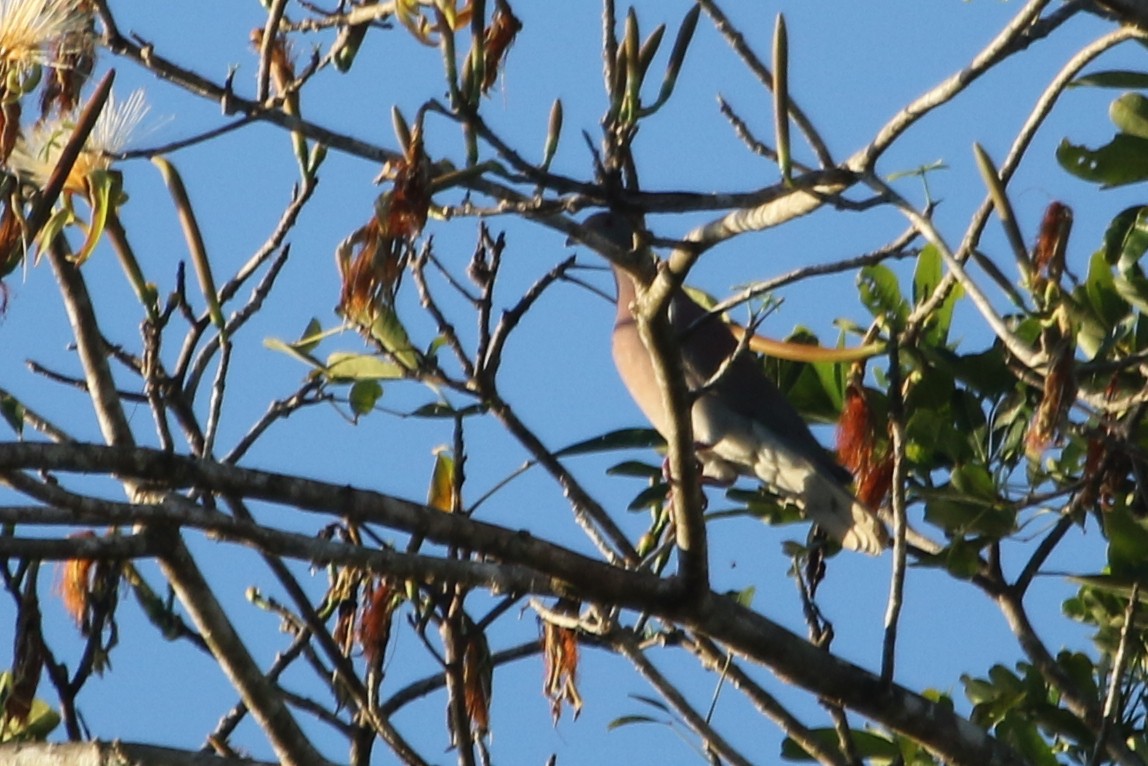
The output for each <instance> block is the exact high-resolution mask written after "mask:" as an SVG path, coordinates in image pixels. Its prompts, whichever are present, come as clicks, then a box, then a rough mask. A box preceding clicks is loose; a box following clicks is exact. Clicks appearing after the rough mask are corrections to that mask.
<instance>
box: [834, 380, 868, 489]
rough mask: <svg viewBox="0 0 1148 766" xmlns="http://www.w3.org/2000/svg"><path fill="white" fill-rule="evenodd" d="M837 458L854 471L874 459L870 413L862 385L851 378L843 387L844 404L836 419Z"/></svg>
mask: <svg viewBox="0 0 1148 766" xmlns="http://www.w3.org/2000/svg"><path fill="white" fill-rule="evenodd" d="M837 459H838V460H840V461H841V465H843V466H845V467H846V468H848V469H849V470H850V471H852V472H853V473H857V472H859V471H860V470H861V469H862V468H864V467H865V466H868V465H869V463H870V461H871V460H872V459H873V414H872V412H871V411H870V408H869V402H868V400H867V399H866V398H865V391H864V389H863V388H862V387H861V385H860V384H859V383H855V382H853V381H850V383H849V385H848V386H846V388H845V404H844V406H843V407H842V408H841V417H840V418H839V419H838V420H837Z"/></svg>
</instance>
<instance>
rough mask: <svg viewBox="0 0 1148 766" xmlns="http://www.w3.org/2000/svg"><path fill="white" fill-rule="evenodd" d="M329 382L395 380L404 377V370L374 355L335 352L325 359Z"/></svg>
mask: <svg viewBox="0 0 1148 766" xmlns="http://www.w3.org/2000/svg"><path fill="white" fill-rule="evenodd" d="M325 370H326V373H327V377H328V378H330V379H331V380H337V381H344V380H396V379H398V378H402V377H404V376H405V375H406V370H405V369H404V368H403V367H402V366H401V365H398V364H395V363H394V362H392V361H389V360H387V359H383V358H381V357H379V356H376V355H374V354H354V353H348V352H346V351H336V352H334V353H333V354H331V355H330V356H328V357H327V364H326V366H325Z"/></svg>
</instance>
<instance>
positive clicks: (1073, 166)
mask: <svg viewBox="0 0 1148 766" xmlns="http://www.w3.org/2000/svg"><path fill="white" fill-rule="evenodd" d="M1056 159H1057V162H1059V163H1060V165H1061V167H1063V168H1064V169H1065V170H1067V171H1068V172H1069V173H1071V174H1072V175H1074V176H1076V177H1077V178H1082V179H1084V180H1085V181H1092V182H1093V183H1098V184H1100V185H1101V187H1102V188H1109V187H1112V186H1122V185H1124V184H1130V183H1136V182H1137V181H1143V180H1145V179H1148V139H1146V138H1141V137H1139V136H1130V135H1127V134H1125V133H1120V134H1118V135H1116V136H1114V137H1113V138H1112V140H1111V141H1109V142H1108V143H1107V144H1105V145H1104V146H1102V147H1100V148H1098V149H1089V148H1087V147H1084V146H1077V145H1076V144H1071V143H1069V142H1068V140H1067V139H1065V140H1064V141H1061V142H1060V146H1059V147H1057V149H1056Z"/></svg>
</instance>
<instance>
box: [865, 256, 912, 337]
mask: <svg viewBox="0 0 1148 766" xmlns="http://www.w3.org/2000/svg"><path fill="white" fill-rule="evenodd" d="M857 287H858V292H859V293H860V296H861V302H862V303H863V304H864V305H865V308H867V309H869V313H870V314H872V315H873V317H874V318H877V319H881V318H885V317H888V318H889V320H890V321H891V322H892V323H893V326H894V327H896V328H899V327H901V326H903V325H904V322H905V320H906V319H907V318H908V316H909V306H908V304H907V303H906V302H905V298H904V296H902V295H901V286H900V285H899V284H898V283H897V275H896V274H894V273H893V270H892V269H890V268H889V267H887V266H883V265H881V264H877V265H874V266H866V267H865V268H863V269H861V272H860V273H859V274H858V275H857Z"/></svg>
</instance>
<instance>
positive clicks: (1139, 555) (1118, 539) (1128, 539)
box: [1102, 506, 1148, 582]
mask: <svg viewBox="0 0 1148 766" xmlns="http://www.w3.org/2000/svg"><path fill="white" fill-rule="evenodd" d="M1102 519H1103V521H1104V532H1105V535H1106V537H1107V538H1108V567H1109V570H1110V571H1111V573H1112V574H1113V575H1115V576H1117V577H1124V578H1135V579H1140V580H1144V581H1146V582H1148V526H1146V524H1145V522H1144V521H1142V520H1141V519H1138V518H1136V517H1135V516H1133V514H1132V513H1131V512H1130V511H1129V510H1128V508H1126V507H1123V506H1118V507H1115V508H1112V509H1111V510H1110V511H1109V512H1108V513H1105V514H1104V516H1103V517H1102Z"/></svg>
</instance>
